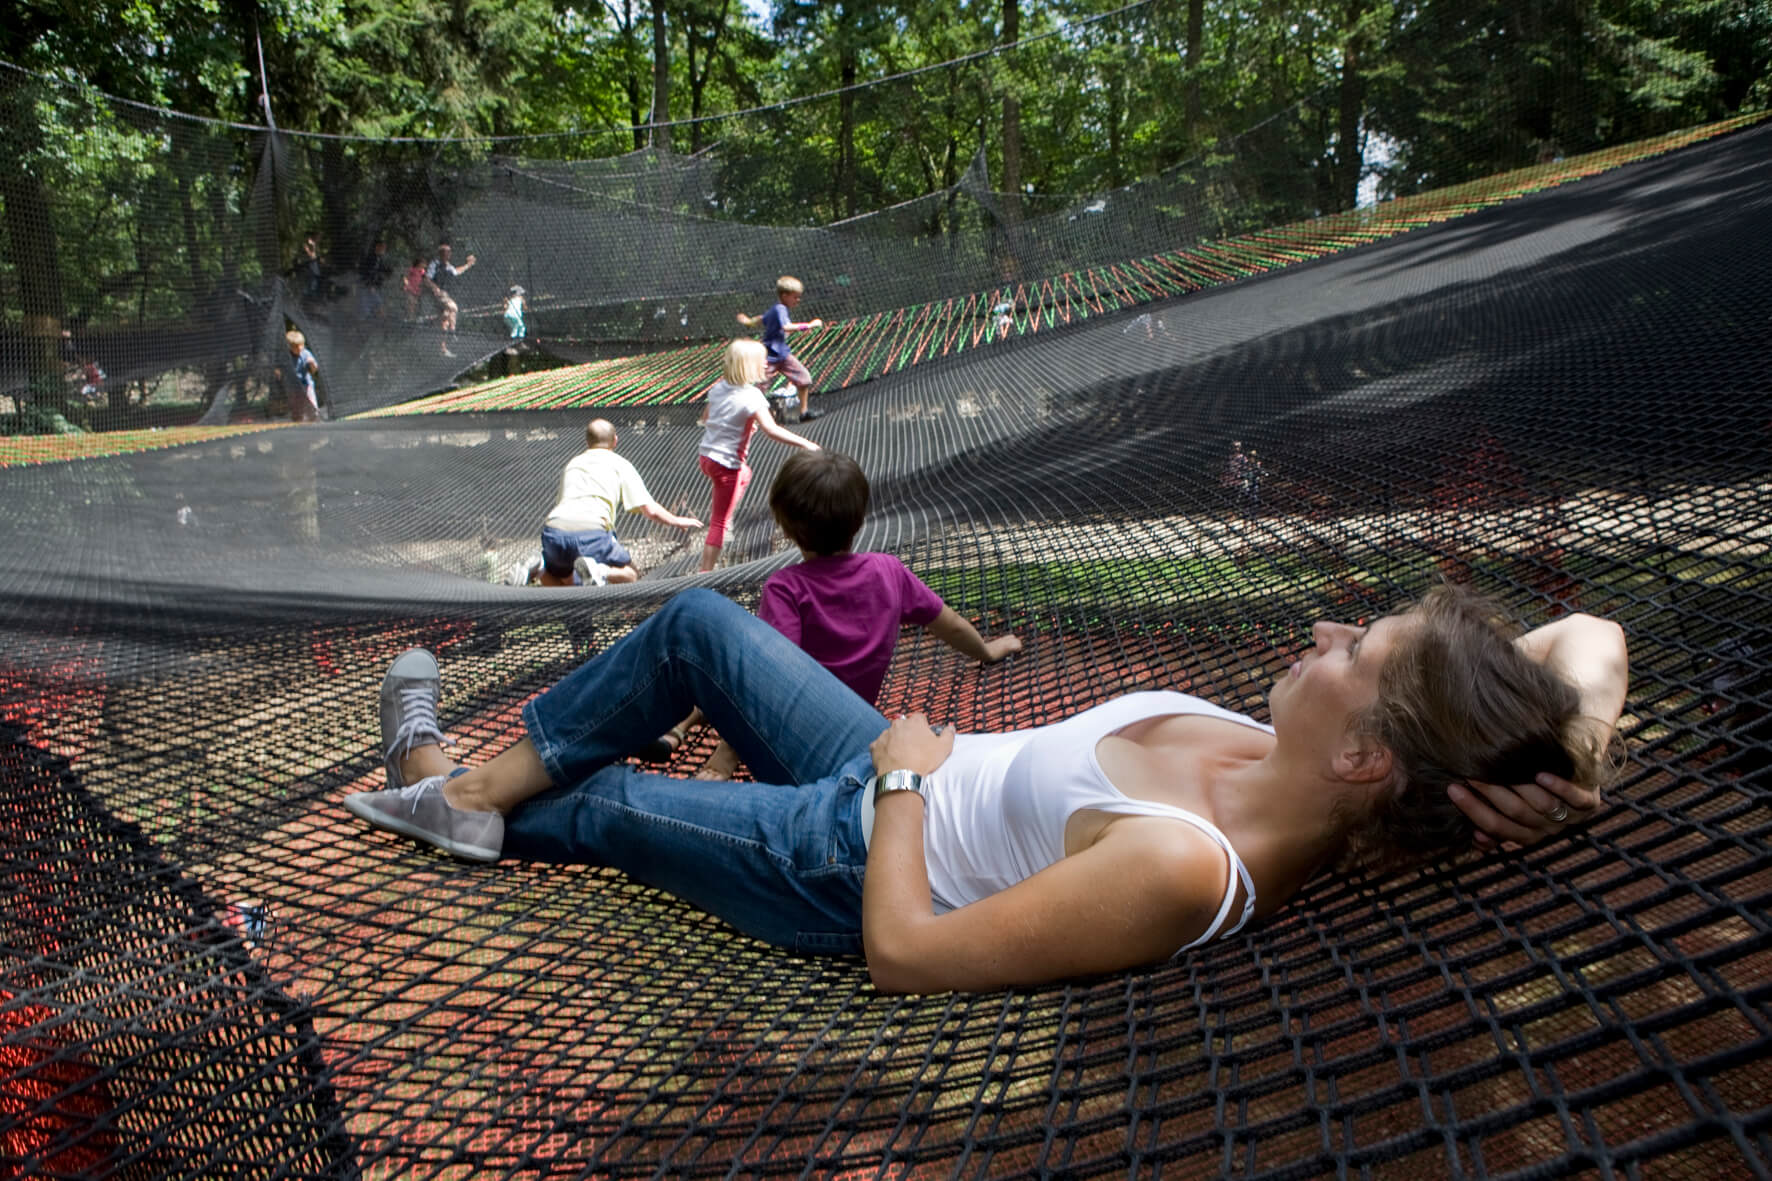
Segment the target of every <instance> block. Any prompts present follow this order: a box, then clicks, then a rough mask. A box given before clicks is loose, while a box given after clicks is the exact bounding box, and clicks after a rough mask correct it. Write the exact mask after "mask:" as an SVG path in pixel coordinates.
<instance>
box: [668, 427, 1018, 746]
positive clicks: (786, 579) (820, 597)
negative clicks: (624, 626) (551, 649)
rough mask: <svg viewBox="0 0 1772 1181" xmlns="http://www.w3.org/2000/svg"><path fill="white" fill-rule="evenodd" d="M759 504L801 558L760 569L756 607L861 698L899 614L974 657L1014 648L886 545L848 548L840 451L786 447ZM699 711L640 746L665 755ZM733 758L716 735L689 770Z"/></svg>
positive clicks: (984, 658) (857, 481) (849, 488)
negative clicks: (984, 630) (988, 633)
mask: <svg viewBox="0 0 1772 1181" xmlns="http://www.w3.org/2000/svg"><path fill="white" fill-rule="evenodd" d="M769 510H770V512H771V513H773V514H774V516H775V520H776V523H777V524H778V525H780V526H781V529H782V532H783V533H786V534H787V535H788V540H790V541H792V542H793V543H794V544H795V545H797V546H799V547H800V553H801V555H802V558H803V560H802V561H801V562H800V564H799V565H797V566H788V567H786V568H784V569H781V570H777V571H776V572H775V573H774V574H771V575H770V576H769V579H768V581H766V582H765V583H764V584H763V595H762V598H761V599H760V600H759V602H758V603H757V616H758V618H760V619H762V620H763V621H764V622H765V623H767V624H769V625H770V626H771V627H773V628H775V630H776V631H779V632H780V633H781V634H782V635H784V636H786V637H787V638H788V639H790V640H792V641H794V643H796V644H798V645H799V646H800V647H801V648H803V649H804V650H805V651H806V652H807V654H808V655H810V656H811V657H813V659H815V660H817V661H818V662H819V663H820V664H822V665H824V666H825V667H826V668H828V669H830V670H831V672H832V673H834V674H835V675H836V677H837V679H838V680H840V681H842V682H843V683H844V684H845V685H847V686H849V688H851V689H853V690H854V691H855V694H856V696H858V697H860V698H861V699H862V700H863V701H866V702H869V703H871V702H873V700H874V699H875V698H876V697H877V696H878V695H879V692H880V686H881V685H882V684H883V683H884V682H885V680H886V669H887V668H888V667H889V666H890V665H891V663H892V653H893V651H894V650H895V649H896V648H897V647H898V629H899V627H900V626H901V625H902V624H905V623H912V624H916V625H917V626H919V627H923V628H927V629H928V630H929V634H930V635H932V636H934V637H935V638H936V639H938V640H940V641H941V642H942V643H944V644H946V645H947V646H948V647H950V648H952V649H954V651H956V652H958V653H960V654H961V655H963V656H969V657H971V658H972V659H974V660H977V661H980V662H982V663H984V664H995V663H996V662H997V661H999V660H1002V659H1003V658H1004V657H1005V656H1009V655H1011V654H1012V653H1016V652H1019V651H1021V640H1020V639H1019V638H1018V637H1016V636H1014V635H1003V636H997V637H996V638H995V639H990V640H987V639H985V638H984V637H982V636H980V635H979V634H978V629H977V628H975V627H973V626H972V623H971V621H970V620H968V619H967V618H966V617H965V616H964V615H961V614H960V613H959V612H958V611H955V610H954V609H953V608H952V607H949V606H948V605H947V604H946V603H943V602H942V601H941V596H940V595H937V594H936V593H935V592H934V591H932V590H930V589H929V588H928V587H927V586H926V585H924V583H923V580H922V579H920V578H918V577H917V576H916V575H915V574H912V573H911V572H910V570H909V569H907V568H906V567H905V564H904V563H903V562H901V561H899V560H898V558H896V557H895V556H893V555H892V554H874V553H860V554H858V553H854V552H852V551H851V550H850V548H849V547H850V546H851V545H853V544H854V542H855V535H856V534H857V533H859V532H860V531H861V523H862V519H863V518H864V517H866V516H867V511H868V478H867V476H866V475H864V474H863V473H862V470H861V465H860V464H858V463H856V462H855V460H853V459H851V458H850V457H849V456H847V455H844V454H842V453H840V452H836V451H797V452H795V453H794V454H793V455H790V456H788V458H787V460H786V461H785V462H784V463H783V464H782V465H781V471H780V472H778V473H777V474H776V477H775V483H774V484H772V485H770V488H769ZM699 720H700V719H699V718H698V717H696V716H695V715H693V714H692V715H690V717H689V718H687V719H685V720H684V722H683V723H682V724H680V725H678V726H676V727H675V728H673V729H672V730H671V732H670V733H669V734H667V735H665V736H664V737H663V738H661V739H660V740H659V741H658V743H657V744H656V745H655V747H654V748H653V749H652V750H651V751H650V752H649V753H651V754H654V755H657V754H663V755H667V756H668V754H669V753H670V752H671V751H674V750H676V748H677V747H678V746H679V745H680V744H681V743H682V741H683V739H684V737H685V735H686V733H687V731H688V728H689V727H690V726H691V725H693V724H694V723H695V722H697V721H699ZM737 765H738V758H737V755H736V754H735V753H734V752H733V750H732V748H731V747H729V746H727V745H726V743H725V742H721V743H720V746H719V748H718V749H717V750H715V751H714V753H713V755H712V756H711V757H710V758H709V759H708V761H707V765H706V766H704V767H703V768H702V769H701V770H700V771H699V772H697V776H696V777H697V778H700V779H728V778H730V777H731V775H732V772H733V770H734V769H735V768H736V767H737Z"/></svg>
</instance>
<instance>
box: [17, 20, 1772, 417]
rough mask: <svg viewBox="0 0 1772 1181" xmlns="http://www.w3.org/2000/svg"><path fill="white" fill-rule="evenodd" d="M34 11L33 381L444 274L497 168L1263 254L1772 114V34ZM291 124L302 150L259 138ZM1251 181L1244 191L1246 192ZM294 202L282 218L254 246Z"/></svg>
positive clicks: (795, 217)
mask: <svg viewBox="0 0 1772 1181" xmlns="http://www.w3.org/2000/svg"><path fill="white" fill-rule="evenodd" d="M11 11H12V16H11V17H10V18H9V20H8V21H7V22H6V23H5V25H4V26H0V60H3V61H4V62H5V63H8V64H7V66H6V68H4V69H0V148H3V149H4V150H5V151H6V153H7V158H8V160H9V162H16V164H17V166H16V167H9V168H7V169H5V170H0V206H3V226H0V228H3V231H4V236H3V237H0V245H3V247H4V254H3V255H0V332H10V333H12V334H13V336H12V337H11V339H12V340H14V341H23V342H24V343H23V344H20V345H19V346H18V347H19V350H20V352H21V355H23V357H24V359H23V361H22V362H19V363H18V364H17V365H16V366H15V365H13V364H12V363H11V362H9V364H8V368H9V370H16V371H17V372H18V373H21V374H25V373H28V375H29V379H30V380H31V381H33V382H39V381H41V382H49V381H50V380H51V378H52V376H56V375H59V374H60V373H61V372H62V371H63V369H64V368H65V365H66V360H67V359H66V358H65V357H58V356H57V355H55V342H56V339H57V337H58V336H60V335H61V334H63V333H65V332H66V331H67V326H68V325H69V324H76V325H78V324H81V323H88V322H90V323H95V324H96V323H103V322H107V321H110V322H114V321H117V320H120V319H124V318H127V319H129V320H130V321H132V322H133V323H135V324H137V325H147V324H153V323H162V324H174V325H176V324H180V323H187V324H188V323H191V322H194V321H200V320H210V319H213V318H214V315H215V313H214V312H213V311H212V310H207V309H209V308H211V307H212V306H219V305H220V301H225V300H227V299H231V298H232V293H233V292H234V291H236V290H239V289H241V288H242V286H243V285H249V284H250V283H251V282H252V281H253V280H255V279H263V278H265V277H268V276H270V275H272V274H274V273H276V272H277V271H278V270H279V269H281V268H282V267H283V265H284V264H285V263H286V262H287V261H288V258H289V253H290V251H291V250H292V249H293V248H295V246H296V244H297V242H298V241H299V240H300V239H301V238H304V237H305V236H307V235H309V234H313V235H316V236H317V237H318V238H319V240H320V241H321V243H322V248H323V249H325V250H328V251H329V252H330V253H331V254H332V255H333V256H334V257H335V259H336V260H338V262H339V265H340V266H341V268H342V269H346V270H348V269H349V267H350V265H351V264H350V260H351V259H352V258H353V257H355V256H356V255H357V254H358V253H359V252H360V251H362V250H364V249H365V248H366V246H367V244H368V242H369V241H370V240H371V239H372V238H373V237H375V236H376V235H379V234H384V233H385V234H391V235H393V236H394V237H395V238H396V239H397V240H398V241H399V242H401V243H402V244H413V245H416V244H417V243H419V242H420V241H423V240H424V236H425V235H426V234H430V235H432V237H433V239H434V234H435V228H434V227H436V226H438V225H442V224H444V223H446V221H447V211H448V209H449V207H450V203H451V202H452V201H456V200H458V199H459V194H457V193H455V192H453V191H452V190H451V188H450V186H451V185H452V184H454V183H456V178H458V177H459V172H458V171H457V172H452V171H451V169H459V168H460V167H464V166H467V165H469V164H473V163H475V162H479V163H482V164H484V163H486V162H489V161H500V160H512V159H520V160H522V161H528V162H545V161H585V160H595V159H600V158H610V159H612V160H613V159H619V158H621V157H623V156H625V155H627V154H631V153H635V152H644V153H647V157H646V158H647V159H649V160H652V161H653V162H654V163H655V164H657V162H658V161H661V160H668V161H682V162H684V163H683V165H682V167H677V166H675V165H673V166H671V167H669V168H666V167H663V166H658V167H656V168H655V169H654V171H655V173H656V174H657V175H666V174H670V175H675V176H677V177H679V178H680V179H681V180H682V181H683V184H682V185H680V186H679V188H678V190H676V191H675V192H674V193H673V194H672V195H671V196H670V197H669V202H670V203H672V204H671V208H672V210H673V212H674V213H675V214H678V215H682V216H692V217H696V218H714V219H730V220H735V221H740V222H745V223H750V224H767V225H774V226H821V225H831V224H832V223H839V222H844V221H845V220H846V219H854V218H856V217H857V216H858V215H862V214H866V213H868V212H869V211H875V210H897V211H901V212H896V213H893V214H888V215H882V216H881V218H879V219H876V220H877V221H878V223H879V224H880V225H901V224H902V226H903V227H904V228H905V231H906V232H912V233H922V234H939V233H942V232H944V231H949V230H952V229H953V227H954V226H955V224H957V222H956V219H958V218H959V217H960V216H961V214H960V213H959V212H957V211H956V209H955V207H954V206H953V203H952V202H951V201H949V202H947V203H946V204H944V203H943V201H942V199H941V195H942V194H950V193H952V192H954V191H955V189H956V186H960V185H962V184H965V185H967V186H969V188H970V190H971V191H974V192H978V193H984V194H995V195H994V196H988V197H987V198H986V204H987V205H988V215H989V217H990V218H992V219H993V220H994V221H995V222H996V223H998V224H999V225H1001V226H1010V227H1013V226H1015V225H1017V224H1019V223H1022V222H1023V221H1025V220H1028V219H1035V218H1038V217H1040V216H1042V215H1046V214H1049V213H1051V212H1052V211H1055V210H1059V211H1062V210H1064V209H1066V208H1077V207H1083V208H1090V209H1093V208H1096V207H1098V206H1088V205H1085V206H1079V205H1078V203H1079V202H1082V201H1088V200H1089V199H1090V196H1089V195H1091V194H1102V193H1109V192H1111V191H1113V190H1115V189H1117V188H1119V187H1121V186H1126V185H1132V184H1135V183H1141V182H1145V181H1146V180H1147V179H1148V178H1153V177H1154V178H1168V180H1167V181H1165V182H1164V183H1169V184H1171V187H1172V188H1173V189H1174V190H1175V191H1176V192H1177V193H1180V194H1181V195H1182V196H1183V197H1185V198H1186V200H1185V201H1183V200H1181V198H1179V197H1178V198H1177V199H1176V200H1175V201H1172V202H1170V204H1171V205H1172V206H1174V211H1175V216H1176V217H1177V219H1178V222H1177V224H1180V221H1181V220H1183V219H1184V218H1186V217H1191V218H1193V219H1194V222H1199V221H1200V213H1199V210H1200V209H1201V208H1203V207H1204V206H1206V205H1210V206H1211V207H1212V210H1211V212H1212V217H1213V218H1216V221H1214V222H1213V224H1214V225H1216V226H1217V227H1219V228H1221V229H1226V228H1247V226H1249V225H1251V224H1272V223H1274V222H1277V221H1281V220H1288V219H1295V218H1300V217H1310V216H1314V215H1318V214H1324V213H1331V212H1336V211H1339V210H1344V209H1349V208H1352V207H1354V206H1356V205H1359V204H1366V203H1370V202H1372V201H1376V200H1382V199H1385V198H1387V197H1393V196H1400V195H1406V194H1409V193H1413V192H1417V191H1420V190H1424V189H1428V188H1434V187H1438V186H1442V185H1446V184H1450V183H1456V182H1459V181H1463V180H1466V179H1469V178H1472V177H1476V176H1482V175H1488V174H1491V173H1494V172H1497V171H1501V170H1504V169H1508V168H1513V167H1519V166H1523V165H1527V164H1531V163H1533V162H1535V161H1543V160H1549V159H1554V158H1558V157H1561V156H1564V155H1573V154H1576V153H1580V152H1585V151H1589V150H1592V149H1594V148H1597V147H1602V146H1605V145H1608V144H1613V143H1619V142H1623V141H1627V140H1631V139H1635V138H1640V137H1642V136H1645V135H1650V134H1654V133H1657V132H1661V131H1666V130H1670V129H1673V128H1677V127H1683V126H1689V125H1692V124H1696V123H1701V122H1705V121H1709V120H1713V119H1717V118H1721V117H1724V116H1727V115H1731V114H1734V113H1737V112H1740V111H1743V110H1748V109H1758V108H1762V107H1764V106H1765V105H1766V104H1767V100H1768V98H1769V97H1772V82H1769V80H1768V67H1769V65H1772V0H1666V2H1650V0H1513V2H1501V0H1337V2H1334V3H1327V4H1318V5H1301V4H1297V3H1278V2H1274V0H1242V2H1240V3H1235V4H1233V3H1224V2H1221V0H1135V2H1133V3H1129V4H1118V3H1115V2H1114V0H988V2H985V0H950V2H949V3H945V4H929V3H902V2H886V0H881V2H874V0H841V2H837V3H818V2H815V0H771V3H770V4H769V5H768V6H767V7H764V6H762V5H761V4H755V5H753V4H747V3H746V2H744V0H651V2H650V3H648V2H647V0H603V2H602V3H592V4H586V3H568V2H565V0H497V2H493V0H447V2H444V0H262V2H260V3H252V2H249V0H248V2H236V0H164V2H158V3H148V2H146V0H125V2H119V3H109V4H97V5H73V4H66V3H61V2H49V0H20V2H19V3H17V4H15V5H13V6H12V10H11ZM115 100H125V101H124V102H122V103H120V104H119V103H117V102H116V101H115ZM129 104H143V105H142V106H139V107H137V106H131V105H129ZM155 108H159V109H165V110H170V111H175V112H180V113H182V115H183V116H192V117H195V118H192V119H188V120H186V119H180V118H170V117H167V116H164V115H162V114H158V113H154V112H153V110H152V109H155ZM204 120H217V121H222V122H218V123H206V122H204ZM273 122H274V125H275V126H276V128H277V129H278V130H279V131H280V132H282V133H283V134H282V135H280V136H279V137H277V138H276V139H274V140H265V138H264V137H263V136H257V137H255V136H254V135H253V134H252V133H251V132H250V130H249V128H250V127H259V126H264V125H267V124H270V123H273ZM230 123H231V124H234V125H237V126H232V127H230V126H228V124H230ZM263 143H269V144H270V145H271V147H270V148H269V149H265V148H262V147H258V146H255V145H257V144H263ZM267 150H269V151H271V152H272V153H273V154H272V155H270V156H267V155H265V151H267ZM279 153H280V154H281V155H278V154H279ZM274 160H280V161H282V162H283V163H285V164H291V163H292V164H293V165H294V167H291V168H289V169H288V170H287V175H288V176H292V177H293V176H299V177H300V180H299V183H283V182H282V181H279V182H278V184H277V191H276V193H275V195H274V198H266V197H264V195H263V193H262V192H261V191H260V190H259V189H255V186H260V187H261V188H262V186H264V185H265V184H266V183H268V182H267V176H266V173H267V168H266V165H267V163H269V162H272V161H274ZM1229 161H1234V162H1235V164H1236V171H1235V174H1234V176H1233V175H1232V174H1231V173H1230V172H1228V171H1221V173H1213V172H1212V169H1214V168H1215V167H1217V166H1218V165H1220V164H1221V163H1224V162H1229ZM1187 169H1192V170H1194V171H1193V172H1185V171H1184V170H1187ZM270 171H273V172H274V171H276V169H275V168H272V169H270ZM1178 177H1179V178H1180V179H1179V180H1177V179H1176V178H1178ZM1212 177H1217V179H1210V178H1212ZM1199 178H1209V179H1205V180H1201V179H1199ZM1189 185H1192V186H1193V191H1191V192H1190V191H1188V186H1189ZM391 188H398V189H400V191H402V192H404V193H407V194H413V195H415V196H414V197H413V199H412V200H411V201H409V202H408V203H407V204H406V205H404V206H402V207H400V208H397V209H396V208H392V207H390V206H389V205H388V203H387V202H385V201H384V202H382V203H380V204H377V203H375V202H374V201H370V200H367V199H366V198H365V194H366V193H369V192H376V191H386V190H389V189H391ZM255 194H257V195H255ZM654 196H656V195H655V194H654ZM261 199H272V200H274V202H275V209H276V212H275V216H274V217H260V216H259V215H257V214H255V213H254V212H253V210H255V209H258V208H259V206H258V205H256V204H255V203H254V202H255V201H258V200H261ZM651 199H653V198H652V197H648V200H651ZM1152 200H1153V201H1154V207H1155V208H1158V209H1162V208H1166V206H1164V204H1163V201H1164V200H1167V198H1153V199H1152ZM1098 204H1099V203H1098ZM1183 204H1186V205H1188V207H1189V208H1188V209H1185V210H1184V209H1182V208H1181V205H1183ZM894 218H896V219H897V221H896V222H895V221H894V220H893V219H894ZM1105 220H1106V219H1104V221H1105ZM872 224H874V223H870V226H871V225H872ZM1189 224H1193V223H1191V222H1190V223H1189ZM401 261H402V262H404V261H405V260H404V259H402V260H401ZM1022 277H1024V278H1025V277H1031V276H1025V275H1024V276H1022ZM205 300H207V301H209V302H208V303H207V304H206V303H205V302H204V301H205ZM57 380H59V377H57ZM218 381H219V379H218Z"/></svg>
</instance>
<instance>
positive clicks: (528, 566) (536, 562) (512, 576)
mask: <svg viewBox="0 0 1772 1181" xmlns="http://www.w3.org/2000/svg"><path fill="white" fill-rule="evenodd" d="M541 571H542V560H541V555H540V554H530V555H529V556H528V557H527V558H524V559H523V560H522V561H520V562H513V563H511V571H510V573H509V574H507V575H506V576H505V582H506V583H507V584H509V585H511V586H528V585H529V584H530V583H532V582H534V581H536V580H537V579H538V578H540V577H541Z"/></svg>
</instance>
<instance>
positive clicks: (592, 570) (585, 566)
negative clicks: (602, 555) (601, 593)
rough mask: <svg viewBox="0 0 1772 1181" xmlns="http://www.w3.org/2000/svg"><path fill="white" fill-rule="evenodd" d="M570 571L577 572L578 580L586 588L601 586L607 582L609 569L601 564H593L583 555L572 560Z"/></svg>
mask: <svg viewBox="0 0 1772 1181" xmlns="http://www.w3.org/2000/svg"><path fill="white" fill-rule="evenodd" d="M572 569H573V570H574V571H576V572H577V574H578V580H579V581H580V582H582V583H583V584H584V585H586V586H602V585H604V584H605V583H607V582H608V581H609V567H607V566H605V565H604V564H603V563H601V562H593V561H591V560H590V559H589V558H587V557H585V556H584V555H583V554H580V555H579V556H578V557H577V558H576V559H574V560H573V563H572Z"/></svg>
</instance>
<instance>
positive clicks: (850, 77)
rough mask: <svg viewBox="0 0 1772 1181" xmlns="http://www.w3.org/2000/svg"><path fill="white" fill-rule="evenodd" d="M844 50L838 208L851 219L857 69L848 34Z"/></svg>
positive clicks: (839, 111) (839, 104) (839, 113)
mask: <svg viewBox="0 0 1772 1181" xmlns="http://www.w3.org/2000/svg"><path fill="white" fill-rule="evenodd" d="M841 36H842V38H843V47H842V51H841V54H842V56H841V59H840V65H839V67H838V78H839V83H838V84H839V85H840V86H842V87H843V88H844V90H843V93H842V94H841V95H840V96H838V99H837V118H838V125H837V204H838V207H839V208H840V209H841V210H842V211H843V212H842V216H843V217H854V216H855V214H856V201H855V92H854V91H852V90H850V89H848V88H849V87H851V86H854V85H855V76H856V71H857V69H858V67H857V64H856V61H855V46H854V45H853V44H852V38H851V37H850V35H849V32H848V30H844V31H843V32H842V34H841Z"/></svg>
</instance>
